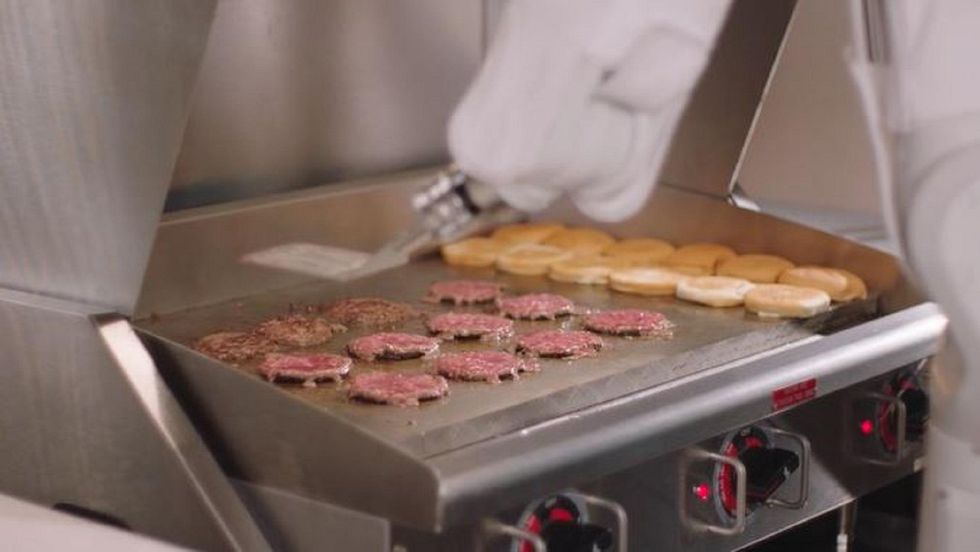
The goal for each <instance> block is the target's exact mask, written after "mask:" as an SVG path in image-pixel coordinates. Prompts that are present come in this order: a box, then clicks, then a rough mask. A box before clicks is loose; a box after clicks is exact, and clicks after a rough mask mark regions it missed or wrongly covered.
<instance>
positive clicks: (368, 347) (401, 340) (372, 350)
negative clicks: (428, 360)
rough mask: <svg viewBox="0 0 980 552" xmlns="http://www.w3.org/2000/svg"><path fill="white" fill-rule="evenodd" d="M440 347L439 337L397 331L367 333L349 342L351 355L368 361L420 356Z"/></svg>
mask: <svg viewBox="0 0 980 552" xmlns="http://www.w3.org/2000/svg"><path fill="white" fill-rule="evenodd" d="M438 349H439V340H438V339H435V338H432V337H426V336H424V335H414V334H407V333H395V332H385V333H376V334H371V335H366V336H364V337H359V338H357V339H355V340H353V341H351V342H350V343H348V344H347V352H349V353H350V354H351V356H353V357H354V358H359V359H361V360H367V361H374V360H406V359H410V358H418V357H421V356H425V355H430V354H432V353H434V352H436V351H437V350H438Z"/></svg>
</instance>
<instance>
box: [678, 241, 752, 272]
mask: <svg viewBox="0 0 980 552" xmlns="http://www.w3.org/2000/svg"><path fill="white" fill-rule="evenodd" d="M735 256H736V253H735V251H734V250H733V249H732V248H731V247H727V246H724V245H720V244H717V243H692V244H688V245H684V246H681V247H678V248H677V250H676V251H674V252H673V253H671V254H670V255H668V256H666V257H664V259H663V260H662V261H661V262H662V263H663V264H664V265H666V266H668V267H683V266H696V267H701V268H702V269H704V270H705V273H706V274H714V273H715V266H716V265H717V264H718V262H719V261H723V260H725V259H730V258H732V257H735Z"/></svg>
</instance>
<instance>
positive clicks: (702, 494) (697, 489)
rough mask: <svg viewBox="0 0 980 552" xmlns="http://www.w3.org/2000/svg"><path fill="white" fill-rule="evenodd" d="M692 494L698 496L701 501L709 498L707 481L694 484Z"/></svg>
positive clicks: (709, 491) (709, 492) (709, 488)
mask: <svg viewBox="0 0 980 552" xmlns="http://www.w3.org/2000/svg"><path fill="white" fill-rule="evenodd" d="M694 496H696V497H698V500H700V501H701V502H707V501H708V499H709V498H711V487H709V486H708V484H707V483H701V484H700V485H695V486H694Z"/></svg>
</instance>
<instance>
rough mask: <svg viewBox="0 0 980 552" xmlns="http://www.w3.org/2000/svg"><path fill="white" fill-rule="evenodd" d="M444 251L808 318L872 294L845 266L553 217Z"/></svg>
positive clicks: (447, 256) (463, 260)
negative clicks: (620, 234)
mask: <svg viewBox="0 0 980 552" xmlns="http://www.w3.org/2000/svg"><path fill="white" fill-rule="evenodd" d="M442 256H443V259H444V260H445V261H446V262H447V263H448V264H450V265H454V266H465V267H494V268H496V269H497V270H499V271H501V272H506V273H510V274H519V275H527V276H545V277H548V278H551V279H552V280H555V281H559V282H568V283H577V284H586V285H607V286H609V287H610V288H612V289H614V290H616V291H619V292H623V293H632V294H639V295H649V296H669V295H673V296H676V297H678V298H680V299H683V300H685V301H690V302H694V303H699V304H703V305H709V306H713V307H719V308H722V307H737V306H745V308H746V309H747V310H749V311H751V312H754V313H756V314H759V315H761V316H773V317H793V318H805V317H809V316H813V315H815V314H818V313H820V312H823V311H825V310H827V309H829V308H830V305H831V304H832V303H833V302H848V301H853V300H857V299H864V298H866V297H867V294H868V291H867V286H866V285H865V283H864V282H863V281H862V280H861V278H860V277H858V276H857V275H856V274H854V273H852V272H850V271H847V270H844V269H840V268H835V267H826V266H813V265H804V266H797V265H796V264H795V263H794V262H792V261H791V260H789V259H786V258H784V257H780V256H777V255H770V254H764V253H747V254H739V253H737V252H736V251H735V250H733V249H732V248H731V247H728V246H726V245H722V244H717V243H692V244H686V245H681V246H675V245H673V244H671V243H669V242H667V241H664V240H661V239H657V238H628V239H622V240H617V239H616V238H614V237H612V236H610V235H609V234H607V233H606V232H603V231H601V230H597V229H594V228H582V227H566V226H564V225H561V224H557V223H551V222H535V223H522V224H511V225H507V226H502V227H500V228H497V229H496V230H495V231H494V232H493V233H492V234H491V235H489V236H483V237H473V238H467V239H464V240H462V241H459V242H455V243H451V244H447V245H445V246H443V248H442Z"/></svg>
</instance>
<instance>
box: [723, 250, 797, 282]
mask: <svg viewBox="0 0 980 552" xmlns="http://www.w3.org/2000/svg"><path fill="white" fill-rule="evenodd" d="M793 266H794V265H793V263H791V262H789V261H787V260H786V259H784V258H782V257H779V256H776V255H757V254H753V255H739V256H738V257H734V258H731V259H725V260H723V261H721V262H720V263H718V267H717V268H716V269H715V274H717V275H719V276H733V277H735V278H744V279H746V280H748V281H750V282H755V283H758V284H771V283H774V282H775V281H776V280H777V279H778V278H779V275H780V274H782V273H783V272H784V271H786V270H788V269H790V268H793Z"/></svg>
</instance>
